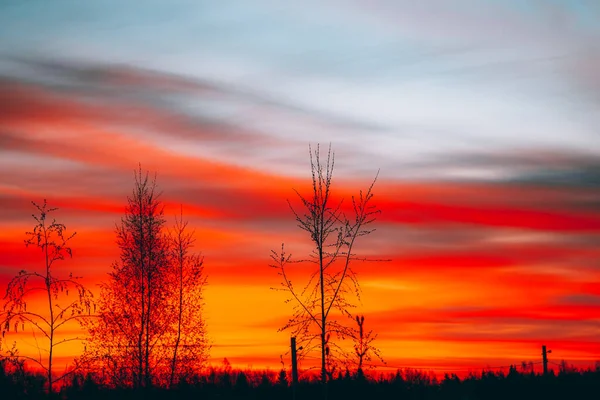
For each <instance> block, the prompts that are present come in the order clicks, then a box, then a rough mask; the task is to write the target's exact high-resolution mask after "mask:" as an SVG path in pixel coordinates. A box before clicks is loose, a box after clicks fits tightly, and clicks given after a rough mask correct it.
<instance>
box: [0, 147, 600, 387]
mask: <svg viewBox="0 0 600 400" xmlns="http://www.w3.org/2000/svg"><path fill="white" fill-rule="evenodd" d="M309 154H310V166H311V190H310V192H309V193H300V192H299V191H296V194H297V199H296V203H294V202H293V201H288V203H289V206H290V209H291V212H292V214H293V217H294V218H295V221H296V224H297V226H298V228H299V229H301V230H302V231H303V232H305V233H306V237H307V239H308V241H309V242H310V243H311V244H312V251H311V252H310V253H309V254H306V255H304V256H301V257H299V258H296V257H292V255H291V254H290V253H288V252H287V249H286V247H285V245H284V244H281V246H280V247H278V250H273V251H272V253H271V263H270V266H271V267H272V268H273V269H275V271H276V273H277V274H278V276H279V278H280V286H278V287H276V288H273V289H274V290H280V291H283V292H285V294H286V295H287V296H288V298H287V300H286V303H289V304H290V306H291V316H290V318H289V320H288V322H287V323H286V324H285V325H284V326H282V327H281V329H280V331H287V332H290V336H292V337H293V339H292V345H291V350H290V351H291V358H292V366H291V368H285V367H282V368H281V370H279V371H269V370H267V371H254V370H234V369H232V367H231V365H230V364H229V362H228V361H227V360H226V359H225V360H224V363H223V365H222V366H214V365H209V364H208V359H209V354H210V350H211V341H210V340H209V336H208V332H209V327H207V325H206V323H205V320H204V312H203V308H204V296H203V290H204V287H205V286H206V284H207V277H206V275H205V273H204V259H203V257H202V255H201V253H199V252H196V251H195V248H194V245H195V235H194V230H193V229H192V228H191V227H188V222H187V221H186V220H185V218H184V214H185V213H184V209H183V207H182V208H181V210H180V212H179V215H178V216H176V218H175V220H174V223H173V224H172V225H171V226H168V223H167V218H166V217H165V213H164V206H163V203H162V202H161V200H160V195H161V193H160V192H159V191H158V189H157V183H156V175H154V177H152V178H151V176H150V174H149V172H145V171H143V170H142V167H141V165H140V166H139V168H138V169H137V170H136V171H134V187H133V190H132V192H131V194H130V196H129V197H127V204H126V208H125V213H124V215H123V216H122V218H121V220H120V221H118V222H117V224H116V228H115V235H116V244H117V246H118V248H119V250H120V257H119V259H118V260H115V262H114V263H113V264H112V265H111V269H110V272H109V273H108V277H107V279H106V280H105V281H104V282H102V283H101V285H100V295H99V297H97V298H95V297H94V294H93V293H92V292H91V291H90V290H89V288H87V287H86V286H85V285H84V284H83V283H82V279H81V278H82V277H80V276H77V275H74V274H72V273H71V274H68V273H67V274H64V273H59V272H58V271H57V268H56V265H57V263H60V262H62V261H64V260H65V259H67V258H70V257H71V256H72V251H71V248H70V247H69V246H70V240H71V239H72V238H73V237H74V236H75V233H74V232H73V233H70V231H68V229H67V227H66V226H65V225H64V224H62V223H60V222H57V221H56V219H54V215H55V212H56V211H57V209H56V208H52V207H51V206H50V205H48V203H47V202H46V200H44V201H43V203H41V204H38V203H35V202H32V204H33V206H34V207H35V210H36V213H35V214H33V215H32V216H33V218H34V221H35V225H34V228H33V230H32V231H29V232H26V233H25V245H26V246H27V247H32V248H36V249H37V250H38V251H39V254H41V257H40V266H39V267H38V268H37V269H35V270H29V271H26V270H22V271H19V272H18V273H17V274H16V275H15V276H14V277H13V278H12V280H10V281H9V283H8V285H7V288H6V291H5V295H4V306H3V309H2V312H1V314H0V324H1V329H2V341H1V342H0V344H1V345H2V355H1V358H0V393H2V397H3V398H9V399H13V398H14V399H18V398H45V397H56V398H64V399H83V398H85V399H95V398H97V399H100V398H107V397H111V398H115V399H116V398H129V399H131V398H136V397H137V396H140V397H142V398H157V399H158V398H160V399H163V398H198V397H200V398H209V399H210V398H219V399H229V398H240V399H270V398H277V399H279V398H294V399H295V398H297V399H304V398H331V399H338V398H339V399H348V398H382V399H383V398H406V399H506V398H511V399H519V398H523V399H525V398H527V399H531V398H574V397H577V398H587V396H588V394H595V395H593V396H592V397H593V398H597V396H598V394H600V364H598V365H597V366H596V368H595V369H593V368H588V369H577V368H575V367H573V366H569V365H567V363H562V364H560V365H559V368H558V372H555V371H554V370H550V371H549V372H545V373H536V372H535V371H534V369H533V367H532V364H531V363H529V364H527V363H525V362H524V363H523V364H522V366H521V368H517V366H511V367H510V368H509V370H508V372H497V371H496V372H494V371H491V370H490V371H483V372H481V373H473V372H472V373H469V374H468V375H467V376H464V377H459V376H457V375H454V374H452V375H445V376H444V377H443V379H440V378H439V377H436V375H435V374H433V373H432V372H423V371H419V370H415V369H406V368H403V369H397V371H396V372H393V373H383V372H377V371H375V370H373V369H372V368H373V367H375V366H378V365H379V366H385V365H386V363H385V361H384V358H383V355H382V354H381V351H380V350H379V349H378V348H377V347H376V339H377V333H376V332H374V331H372V330H369V329H368V316H367V317H366V318H365V316H364V315H362V314H361V313H359V312H358V311H357V304H358V303H359V302H360V293H361V289H360V284H359V281H358V277H357V274H356V272H355V269H354V265H355V264H357V263H365V262H385V261H386V260H382V259H371V258H367V257H363V256H361V255H359V254H357V252H356V248H355V244H356V243H357V242H359V241H360V240H361V239H362V238H363V237H365V236H368V235H370V234H371V233H373V232H374V229H373V228H372V227H371V224H373V223H374V222H375V220H376V217H377V215H378V214H379V213H380V210H379V209H378V208H377V207H376V206H375V205H374V204H373V197H374V187H375V183H376V180H377V175H376V176H375V178H374V179H373V181H372V183H371V184H370V186H368V188H367V190H364V191H358V192H357V194H356V195H354V196H351V197H350V198H349V199H346V200H345V201H344V199H341V198H339V196H337V194H335V193H334V191H333V186H332V181H333V169H334V164H335V157H334V154H333V152H332V151H331V147H329V151H328V152H327V156H326V157H325V158H324V160H323V159H322V157H321V154H320V148H319V146H317V147H316V148H315V149H313V148H309ZM298 264H303V265H304V266H307V265H308V266H310V268H312V270H311V272H309V273H308V274H307V275H306V276H305V277H304V278H305V280H304V281H303V282H300V283H295V284H292V278H291V276H292V274H294V273H295V272H293V268H294V266H295V265H298ZM294 276H296V275H294ZM294 281H296V277H294ZM40 294H41V295H42V297H43V299H44V300H43V304H44V306H43V307H41V306H40V307H36V308H33V307H32V306H31V305H30V306H29V307H28V303H31V298H32V295H40ZM74 324H75V325H74ZM73 326H78V327H79V328H80V334H74V335H72V336H69V337H67V338H64V337H62V336H59V334H60V333H61V332H63V331H69V330H68V329H67V328H70V329H71V331H72V330H73ZM28 332H32V335H33V338H34V339H35V343H36V346H37V350H38V356H37V357H36V356H32V355H25V354H21V353H20V352H19V348H18V347H17V345H16V342H14V343H11V342H9V339H10V333H19V334H21V335H24V334H28ZM69 332H70V331H69ZM59 337H60V338H59ZM70 342H80V343H83V344H84V351H83V352H82V354H80V355H79V356H78V357H76V358H75V360H74V362H73V364H72V365H71V366H69V367H68V368H67V369H66V370H65V369H64V368H63V369H61V370H60V371H59V370H58V369H57V367H56V366H55V363H54V357H55V356H54V354H55V353H54V351H55V349H56V348H59V347H60V346H62V345H65V344H66V343H70ZM282 343H284V341H283V340H282ZM296 346H297V347H296ZM544 357H545V350H544ZM297 358H298V359H300V360H302V359H308V360H310V359H313V360H318V363H319V369H318V370H304V371H300V372H302V373H301V374H300V376H299V377H298V371H297V369H296V367H297V365H296V359H297ZM282 359H283V358H282ZM544 362H545V365H544V368H546V366H547V360H546V359H545V358H544ZM282 365H283V361H282ZM390 368H391V366H390ZM5 396H6V397H5ZM592 397H590V398H592Z"/></svg>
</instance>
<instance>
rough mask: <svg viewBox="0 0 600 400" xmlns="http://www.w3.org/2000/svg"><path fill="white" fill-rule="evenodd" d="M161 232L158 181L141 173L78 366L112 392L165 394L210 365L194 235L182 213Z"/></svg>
mask: <svg viewBox="0 0 600 400" xmlns="http://www.w3.org/2000/svg"><path fill="white" fill-rule="evenodd" d="M165 224H166V220H165V217H164V211H163V204H162V202H161V201H160V200H159V194H158V193H157V191H156V179H153V180H150V179H149V177H148V173H142V170H141V167H140V169H139V170H138V171H136V173H135V187H134V190H133V195H132V196H131V197H129V198H128V206H127V209H126V215H125V216H124V217H123V218H122V219H121V223H120V225H118V226H117V230H116V231H117V244H118V246H119V248H120V250H121V259H120V261H119V262H116V263H114V264H113V266H112V271H111V272H110V273H109V279H108V281H107V282H105V283H103V284H102V285H101V296H100V299H99V302H98V305H99V310H98V318H97V319H96V320H95V321H93V323H90V324H89V326H88V329H89V333H90V335H89V339H88V342H87V348H86V352H85V354H84V356H83V357H82V359H81V362H83V363H87V364H88V365H89V366H90V367H91V368H94V366H96V367H101V369H100V371H101V374H103V375H104V378H105V379H106V380H107V381H108V382H109V383H111V384H113V385H117V386H133V387H138V388H139V387H149V386H151V385H161V386H170V387H171V386H173V385H175V384H177V383H178V382H180V381H181V380H183V379H186V378H187V377H189V376H190V375H191V374H193V373H195V372H198V370H199V369H200V368H201V367H202V366H203V364H204V363H205V362H206V360H207V359H208V352H209V350H210V344H209V343H208V340H207V335H206V325H205V321H204V314H203V305H204V303H203V289H204V286H205V285H206V277H205V275H204V267H203V258H202V256H201V255H200V254H196V253H192V247H193V245H194V242H195V238H194V231H193V230H191V229H190V228H188V223H187V221H184V219H183V211H181V213H180V215H179V217H178V218H176V220H175V225H174V227H173V228H172V229H171V230H170V231H168V230H167V228H166V227H165Z"/></svg>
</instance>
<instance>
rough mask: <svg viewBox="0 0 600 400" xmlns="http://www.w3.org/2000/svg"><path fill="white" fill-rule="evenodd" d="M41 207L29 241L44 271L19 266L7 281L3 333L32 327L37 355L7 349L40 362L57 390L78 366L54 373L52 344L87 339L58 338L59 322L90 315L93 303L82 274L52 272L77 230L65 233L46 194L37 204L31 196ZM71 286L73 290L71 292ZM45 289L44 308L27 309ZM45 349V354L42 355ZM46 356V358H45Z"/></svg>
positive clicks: (62, 324)
mask: <svg viewBox="0 0 600 400" xmlns="http://www.w3.org/2000/svg"><path fill="white" fill-rule="evenodd" d="M32 204H33V205H34V207H35V208H36V209H37V212H38V213H37V214H32V216H33V218H34V219H35V221H36V225H35V226H34V228H33V231H31V232H26V235H27V239H25V246H27V247H29V246H33V247H37V248H38V249H39V250H41V253H42V257H43V269H42V270H41V271H25V270H21V271H20V272H19V273H18V274H17V276H15V277H14V278H12V280H11V281H10V282H9V283H8V287H7V289H6V294H5V295H4V300H5V303H4V309H3V312H2V314H1V319H0V322H1V325H2V337H4V336H5V334H6V333H7V332H9V331H11V328H12V330H13V331H14V332H18V331H19V328H20V329H21V331H22V332H23V331H25V326H26V325H29V326H31V327H32V332H33V335H34V338H35V340H36V343H37V345H38V357H37V358H36V357H31V356H25V355H19V354H18V352H17V351H16V347H14V346H13V347H12V349H9V351H8V353H9V357H12V358H13V359H20V360H24V361H30V362H33V363H34V364H36V365H38V366H39V367H40V368H41V369H42V370H43V371H44V372H45V374H46V377H47V380H48V381H47V386H48V387H47V389H48V392H49V393H50V394H52V393H53V385H54V384H55V383H56V382H57V381H59V380H61V379H63V378H64V377H65V376H66V375H68V374H70V373H72V372H73V371H74V369H71V370H69V371H66V372H65V373H63V374H62V375H60V376H58V377H56V376H54V371H53V357H54V350H55V348H56V347H57V346H60V345H62V344H64V343H67V342H72V341H78V340H83V339H82V338H81V337H79V336H75V337H68V338H64V339H60V340H56V334H57V332H58V331H59V330H61V328H66V327H67V326H68V325H67V324H69V323H70V322H72V321H73V322H74V321H78V320H80V319H81V318H82V317H84V316H89V315H91V313H92V310H93V309H94V303H93V295H92V293H91V292H90V291H89V290H88V289H87V288H86V287H85V286H84V285H83V284H81V282H79V279H80V277H77V276H73V274H72V273H71V274H69V275H68V276H67V277H59V276H57V275H56V274H55V273H54V266H55V263H56V262H57V261H61V260H64V259H65V258H66V256H69V257H72V251H71V248H70V247H69V246H68V242H69V241H70V240H71V239H72V238H73V237H74V236H75V233H72V234H71V235H67V234H66V232H65V231H66V226H65V225H64V224H61V223H58V222H56V220H55V219H52V221H51V222H50V219H49V214H50V213H52V212H54V211H56V210H57V208H49V207H48V205H47V202H46V200H45V199H44V203H43V204H42V205H39V204H37V203H35V202H32ZM69 291H71V293H72V294H73V296H69ZM39 292H42V293H44V297H45V300H44V302H45V303H46V308H45V309H42V308H37V309H31V308H30V309H27V304H28V300H30V299H32V297H33V296H34V295H35V294H37V293H39ZM36 332H37V333H39V334H41V335H42V337H43V341H45V343H46V344H45V345H40V342H39V341H38V340H37V336H36ZM42 351H43V352H44V353H47V354H48V355H47V357H42ZM44 358H45V360H44Z"/></svg>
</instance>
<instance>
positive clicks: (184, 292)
mask: <svg viewBox="0 0 600 400" xmlns="http://www.w3.org/2000/svg"><path fill="white" fill-rule="evenodd" d="M169 239H170V242H171V243H170V245H171V257H172V265H173V271H172V272H173V278H174V282H173V289H174V296H172V300H173V302H174V311H175V313H176V314H177V315H176V322H175V325H176V327H175V334H174V336H175V340H174V345H173V358H172V361H171V375H170V377H169V386H170V387H173V385H174V384H175V383H176V378H177V377H179V378H185V377H191V376H192V375H193V373H194V372H197V371H198V369H199V368H201V367H202V366H203V365H204V363H205V362H206V360H207V359H208V352H209V350H210V344H209V343H208V340H207V337H206V325H205V322H204V312H203V305H204V299H203V290H204V286H205V285H206V282H207V281H206V276H205V275H204V273H203V272H204V267H203V262H204V260H203V257H202V256H201V255H200V254H192V253H190V250H191V248H192V247H193V245H194V242H195V238H194V231H193V230H190V229H189V228H188V222H187V221H184V220H183V208H182V209H181V212H180V215H179V218H177V217H176V218H175V226H174V227H173V228H172V230H171V231H170V235H169Z"/></svg>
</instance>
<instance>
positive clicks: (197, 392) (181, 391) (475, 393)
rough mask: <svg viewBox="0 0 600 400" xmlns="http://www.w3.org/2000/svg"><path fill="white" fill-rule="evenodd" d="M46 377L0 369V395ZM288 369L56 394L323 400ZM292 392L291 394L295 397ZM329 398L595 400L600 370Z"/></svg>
mask: <svg viewBox="0 0 600 400" xmlns="http://www.w3.org/2000/svg"><path fill="white" fill-rule="evenodd" d="M45 379H46V377H45V376H44V375H43V374H36V373H34V372H32V371H30V370H27V369H24V368H18V366H15V365H11V364H10V363H9V362H8V361H7V360H3V361H1V363H0V393H2V397H3V398H8V399H25V398H27V399H38V398H39V399H41V398H47V396H48V394H47V392H46V391H45V390H44V386H45ZM290 379H291V377H290V374H289V372H286V371H285V370H281V371H279V372H276V371H271V370H266V371H265V370H263V371H258V370H233V369H231V368H230V367H219V368H215V367H209V368H207V369H206V371H205V372H204V373H203V374H197V375H194V376H193V377H191V379H188V380H186V381H181V382H179V383H178V384H177V385H175V386H173V387H171V388H168V389H167V388H164V387H163V388H160V387H149V388H137V389H134V388H124V387H114V386H112V385H107V384H105V383H102V377H100V376H97V375H95V374H93V373H77V374H73V375H72V376H71V377H70V379H69V380H68V382H66V383H65V385H63V386H62V387H61V388H60V389H59V390H58V391H57V393H56V394H55V396H57V397H58V398H61V399H65V400H71V399H105V398H110V399H112V400H118V399H127V400H134V399H139V398H143V399H198V398H201V399H291V398H296V399H314V398H319V397H320V396H321V394H322V383H321V382H320V379H319V376H318V375H317V374H304V377H303V378H301V379H300V381H299V382H298V385H297V386H296V387H295V388H293V387H292V386H291V384H290ZM294 392H295V393H294ZM327 392H328V397H329V398H330V399H423V400H427V399H440V400H441V399H444V400H448V399H473V400H475V399H492V400H494V399H498V400H500V399H503V400H504V399H516V400H519V399H528V400H530V399H596V398H597V395H598V393H599V392H600V368H599V367H596V368H595V369H591V368H587V369H577V368H573V367H570V368H568V369H564V368H561V369H559V370H558V371H556V372H555V371H553V370H551V371H550V372H549V373H548V374H547V375H543V374H541V373H535V372H532V371H523V370H521V371H519V370H518V369H517V367H516V366H514V367H510V369H509V371H508V372H507V373H505V372H502V371H500V372H495V371H483V372H480V373H469V374H468V375H466V376H465V377H462V378H461V377H458V376H457V375H455V374H446V375H445V376H444V377H443V378H440V379H438V378H436V376H435V375H434V374H433V373H431V372H425V371H421V370H416V369H404V370H397V371H396V372H392V373H387V374H386V373H378V374H372V375H364V374H361V373H356V372H351V371H345V372H342V373H338V374H336V375H335V376H334V377H333V379H330V380H329V381H328V383H327Z"/></svg>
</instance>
